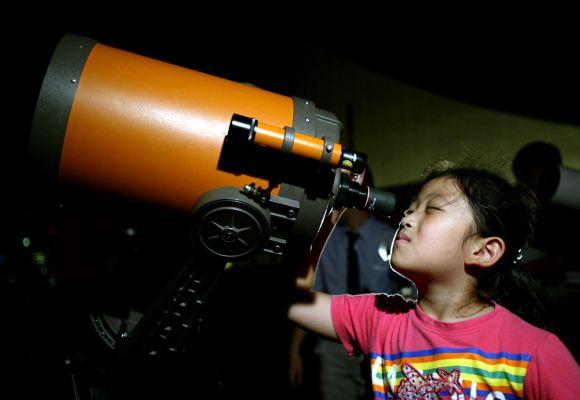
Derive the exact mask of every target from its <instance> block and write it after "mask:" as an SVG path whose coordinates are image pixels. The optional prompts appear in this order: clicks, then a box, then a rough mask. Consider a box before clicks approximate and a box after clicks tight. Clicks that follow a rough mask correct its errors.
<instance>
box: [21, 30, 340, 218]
mask: <svg viewBox="0 0 580 400" xmlns="http://www.w3.org/2000/svg"><path fill="white" fill-rule="evenodd" d="M294 102H295V99H293V98H290V97H286V96H282V95H278V94H275V93H271V92H268V91H265V90H261V89H259V88H256V87H251V86H248V85H244V84H240V83H236V82H231V81H228V80H225V79H221V78H218V77H215V76H211V75H207V74H204V73H201V72H197V71H192V70H188V69H185V68H182V67H178V66H175V65H171V64H168V63H165V62H160V61H157V60H153V59H150V58H146V57H142V56H139V55H136V54H132V53H129V52H126V51H122V50H118V49H115V48H112V47H108V46H105V45H102V44H100V43H97V42H95V41H93V40H91V39H88V38H83V37H79V36H75V35H66V36H65V37H64V38H63V39H62V40H61V42H60V43H59V45H58V46H57V49H56V50H55V53H54V55H53V58H52V61H51V64H50V65H49V68H48V71H47V74H46V77H45V80H44V82H43V87H42V89H41V94H40V98H39V101H38V105H37V109H36V113H35V116H34V121H33V127H32V135H31V142H30V146H29V150H30V154H31V157H30V158H31V160H32V164H33V165H32V167H33V169H34V171H35V174H36V176H37V177H40V178H42V179H43V181H45V182H47V183H49V185H52V186H53V185H54V184H55V183H64V182H72V183H75V184H80V185H82V186H88V187H92V188H95V189H99V190H104V191H107V192H113V193H118V194H122V195H123V196H128V197H131V198H136V199H140V200H143V201H146V202H150V203H156V204H160V205H163V206H167V207H170V208H173V209H177V210H182V211H190V209H191V206H192V204H193V203H194V202H195V201H196V199H197V198H198V197H199V196H200V195H202V194H203V193H205V192H207V191H208V190H210V189H212V188H214V187H220V186H235V187H242V186H243V185H245V184H248V183H250V182H255V183H256V185H259V186H264V187H267V186H268V182H267V181H265V180H264V179H260V178H258V177H255V176H248V175H245V174H233V173H231V172H227V171H223V170H220V169H219V168H218V161H219V158H220V152H221V150H222V146H223V141H224V136H225V134H226V133H227V130H228V125H229V122H230V119H231V117H232V114H234V113H241V114H245V115H253V116H255V117H257V118H259V119H260V120H261V121H264V124H271V125H273V126H292V125H293V122H294V121H293V120H294V109H295V105H294ZM335 139H336V141H338V137H336V138H335ZM279 190H280V188H279V187H277V188H274V189H273V191H272V194H277V193H278V192H279Z"/></svg>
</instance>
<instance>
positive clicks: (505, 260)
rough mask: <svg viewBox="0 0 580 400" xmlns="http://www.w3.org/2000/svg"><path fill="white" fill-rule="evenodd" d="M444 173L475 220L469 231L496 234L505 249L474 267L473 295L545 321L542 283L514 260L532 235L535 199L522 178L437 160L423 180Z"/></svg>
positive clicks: (537, 321) (536, 321) (537, 322)
mask: <svg viewBox="0 0 580 400" xmlns="http://www.w3.org/2000/svg"><path fill="white" fill-rule="evenodd" d="M437 178H449V179H451V180H453V181H454V183H455V184H456V185H457V187H458V189H459V190H460V191H461V192H462V193H463V194H464V196H465V197H466V199H467V202H468V203H469V206H470V208H471V211H472V214H473V219H474V221H475V232H474V234H477V235H480V236H481V237H490V236H499V237H500V238H502V239H503V241H504V242H505V252H504V254H503V255H502V257H501V258H500V260H499V261H498V262H497V263H496V264H495V265H494V266H493V267H491V268H485V269H477V271H473V273H474V274H475V275H476V276H477V278H478V287H477V296H478V298H479V299H480V300H482V301H485V302H491V301H492V300H493V301H496V302H497V303H498V304H501V305H502V306H504V307H506V308H508V309H510V310H511V311H512V312H514V313H515V314H517V315H519V316H520V317H522V318H524V319H526V320H527V321H528V322H530V323H533V324H535V325H539V326H542V327H544V325H545V324H544V318H545V315H544V306H543V304H542V301H541V297H542V295H541V287H540V285H539V284H538V283H537V281H536V280H535V279H534V278H533V277H532V276H531V275H530V274H529V273H528V272H527V271H526V270H525V268H524V266H523V265H522V264H521V263H520V262H519V258H520V252H521V249H523V248H524V247H525V246H526V245H527V244H528V243H529V242H530V241H531V239H532V236H533V230H534V225H535V217H536V212H537V208H538V205H537V204H538V203H537V201H536V199H535V197H534V195H533V193H532V192H531V191H529V190H528V189H526V188H525V187H523V186H522V185H521V184H517V185H515V186H512V185H511V184H510V183H509V182H507V181H506V180H505V179H504V178H502V177H501V176H499V175H498V174H496V173H493V172H491V171H488V170H485V169H481V168H477V167H462V166H457V167H456V166H454V165H452V164H451V163H449V162H441V163H438V164H436V165H435V166H433V167H431V168H430V169H428V170H427V173H426V177H425V179H424V181H423V184H425V183H427V182H429V181H431V180H433V179H437Z"/></svg>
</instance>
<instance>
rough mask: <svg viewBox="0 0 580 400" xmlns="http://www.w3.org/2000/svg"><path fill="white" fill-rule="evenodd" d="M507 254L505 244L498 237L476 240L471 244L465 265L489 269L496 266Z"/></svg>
mask: <svg viewBox="0 0 580 400" xmlns="http://www.w3.org/2000/svg"><path fill="white" fill-rule="evenodd" d="M504 252H505V242H504V241H503V239H502V238H500V237H498V236H491V237H486V238H481V237H480V238H474V239H473V240H472V241H471V243H470V244H469V253H468V254H467V257H466V260H465V264H466V265H473V266H480V267H482V268H487V267H491V266H493V265H495V263H497V262H498V261H499V259H500V258H501V256H502V255H503V253H504Z"/></svg>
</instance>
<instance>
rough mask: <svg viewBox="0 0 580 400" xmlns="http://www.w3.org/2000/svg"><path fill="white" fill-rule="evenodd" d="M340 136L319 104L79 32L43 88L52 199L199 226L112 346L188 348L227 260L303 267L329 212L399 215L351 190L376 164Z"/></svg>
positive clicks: (32, 151)
mask: <svg viewBox="0 0 580 400" xmlns="http://www.w3.org/2000/svg"><path fill="white" fill-rule="evenodd" d="M342 129H343V128H342V124H341V123H340V121H339V120H338V119H337V118H336V116H335V115H334V114H332V113H330V112H328V111H325V110H321V109H319V108H317V107H316V105H315V104H314V102H312V101H311V100H306V99H302V98H298V97H287V96H283V95H279V94H275V93H272V92H269V91H266V90H263V89H260V88H257V87H253V86H251V85H247V84H243V83H237V82H232V81H229V80H226V79H222V78H219V77H215V76H211V75H208V74H204V73H201V72H198V71H194V70H190V69H186V68H183V67H179V66H175V65H171V64H169V63H165V62H161V61H157V60H154V59H151V58H147V57H143V56H140V55H137V54H133V53H130V52H127V51H123V50H119V49H115V48H112V47H109V46H106V45H103V44H101V43H98V42H97V41H95V40H92V39H90V38H86V37H81V36H77V35H72V34H69V35H65V36H64V37H63V38H62V39H61V41H60V42H59V44H58V45H57V47H56V49H55V51H54V54H53V56H52V59H51V61H50V64H49V66H48V69H47V72H46V75H45V78H44V81H43V84H42V88H41V91H40V95H39V99H38V103H37V107H36V111H35V114H34V118H33V124H32V131H31V139H30V144H29V171H30V176H31V179H32V180H33V182H34V183H35V186H34V187H35V188H38V189H37V190H38V191H39V192H38V194H39V195H40V196H42V197H45V194H46V193H55V191H56V190H58V188H61V187H66V186H75V187H82V188H83V189H87V190H89V191H94V192H104V193H108V194H112V195H114V196H119V197H122V198H130V199H133V200H136V201H139V202H143V203H147V204H151V205H154V206H159V207H162V208H167V209H171V210H175V211H177V212H178V213H182V214H183V215H184V218H189V219H190V221H191V224H190V236H191V240H192V243H193V245H194V249H195V251H194V256H193V257H192V260H191V261H190V263H188V265H186V266H185V267H184V269H183V270H182V272H181V273H180V274H179V276H177V277H176V278H175V280H174V281H173V282H172V286H171V289H169V290H168V291H167V293H165V295H164V296H162V298H161V299H160V300H159V303H158V307H156V310H155V312H152V313H150V315H149V316H148V315H146V316H144V317H143V319H142V320H141V322H139V324H138V326H137V328H135V330H134V331H133V333H127V334H125V335H119V336H118V337H117V338H115V339H114V340H112V343H113V345H114V346H115V347H119V343H118V341H119V340H125V341H126V343H131V345H130V346H129V345H127V346H129V347H131V348H132V349H137V350H135V351H137V352H139V354H142V355H144V356H147V357H165V356H167V355H170V354H178V353H181V352H184V351H185V350H186V348H187V346H186V342H187V340H186V339H185V338H186V337H187V334H188V332H190V331H191V330H192V329H193V328H194V325H195V321H197V316H198V315H199V310H200V307H201V306H202V305H203V304H204V303H205V302H206V301H207V295H208V294H209V291H210V290H211V288H212V287H213V285H214V284H215V281H216V280H217V278H218V277H219V274H220V273H221V272H222V271H223V270H224V265H226V264H227V263H229V262H240V261H244V260H249V259H251V258H252V257H254V256H256V255H258V254H262V253H266V254H270V255H274V256H279V257H281V258H282V259H283V262H284V263H285V264H286V265H288V266H292V265H296V264H298V263H300V262H303V260H304V258H305V256H306V255H307V254H308V252H309V250H310V248H311V246H312V244H313V241H314V239H315V238H316V235H317V234H318V232H319V230H320V227H321V225H322V222H323V220H324V218H325V217H326V216H327V215H328V214H329V213H330V212H331V211H332V210H339V211H340V210H342V209H344V208H353V207H355V208H358V209H361V210H366V211H369V212H374V213H380V214H389V213H390V212H392V210H393V208H394V205H395V198H394V196H393V195H392V194H391V193H389V192H385V191H381V190H378V189H376V188H374V187H369V186H365V185H361V184H359V183H357V182H356V181H355V180H354V179H352V176H353V175H360V174H363V173H364V171H365V168H366V167H367V157H366V155H365V154H364V153H361V152H357V151H354V150H352V149H347V148H344V147H343V146H342V145H341V143H340V136H341V131H342ZM140 326H141V329H138V328H139V327H140ZM115 340H117V342H115ZM136 343H138V344H136ZM121 347H123V346H121Z"/></svg>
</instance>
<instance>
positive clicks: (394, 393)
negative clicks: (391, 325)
mask: <svg viewBox="0 0 580 400" xmlns="http://www.w3.org/2000/svg"><path fill="white" fill-rule="evenodd" d="M369 356H370V357H369V358H370V362H371V371H372V383H373V390H374V394H375V398H376V399H392V398H395V399H398V398H417V399H422V398H434V399H437V398H440V399H445V398H456V399H461V398H464V399H466V400H467V399H486V398H487V396H488V395H489V394H490V393H493V394H494V396H495V397H494V398H504V399H506V400H515V399H523V398H524V391H523V385H524V377H525V375H526V370H527V368H528V364H529V362H530V361H531V358H532V357H531V356H530V355H528V354H513V353H506V352H501V353H487V352H483V351H481V350H480V349H477V348H443V347H440V348H433V349H429V350H422V351H411V352H401V353H395V354H376V353H371V354H370V355H369ZM415 393H416V395H417V396H426V394H428V393H433V394H432V395H430V396H431V397H428V396H427V397H413V396H414V395H415ZM499 393H501V395H500V394H499ZM435 396H438V397H435ZM502 396H503V397H502Z"/></svg>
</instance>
